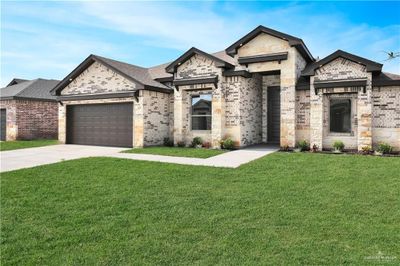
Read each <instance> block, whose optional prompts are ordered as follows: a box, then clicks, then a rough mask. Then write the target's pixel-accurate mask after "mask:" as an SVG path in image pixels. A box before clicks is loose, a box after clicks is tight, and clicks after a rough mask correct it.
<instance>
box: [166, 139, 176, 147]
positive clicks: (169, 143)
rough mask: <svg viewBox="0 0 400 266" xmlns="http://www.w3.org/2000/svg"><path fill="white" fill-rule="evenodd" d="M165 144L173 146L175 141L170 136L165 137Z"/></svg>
mask: <svg viewBox="0 0 400 266" xmlns="http://www.w3.org/2000/svg"><path fill="white" fill-rule="evenodd" d="M164 146H167V147H173V146H174V142H173V141H172V140H170V139H169V138H164Z"/></svg>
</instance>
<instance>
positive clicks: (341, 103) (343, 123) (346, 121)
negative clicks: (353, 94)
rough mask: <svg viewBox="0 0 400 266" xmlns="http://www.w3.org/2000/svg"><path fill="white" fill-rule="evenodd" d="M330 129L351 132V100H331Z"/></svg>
mask: <svg viewBox="0 0 400 266" xmlns="http://www.w3.org/2000/svg"><path fill="white" fill-rule="evenodd" d="M330 131H331V132H351V100H349V99H343V100H339V99H338V100H331V101H330Z"/></svg>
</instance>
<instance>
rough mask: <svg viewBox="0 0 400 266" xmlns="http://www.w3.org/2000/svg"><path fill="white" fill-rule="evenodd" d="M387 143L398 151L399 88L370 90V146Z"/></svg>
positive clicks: (399, 120) (399, 130)
mask: <svg viewBox="0 0 400 266" xmlns="http://www.w3.org/2000/svg"><path fill="white" fill-rule="evenodd" d="M380 142H386V143H389V144H390V145H392V146H393V147H394V149H395V150H397V151H400V88H399V87H380V88H379V87H377V88H373V90H372V144H373V146H374V147H376V146H377V145H378V144H379V143H380Z"/></svg>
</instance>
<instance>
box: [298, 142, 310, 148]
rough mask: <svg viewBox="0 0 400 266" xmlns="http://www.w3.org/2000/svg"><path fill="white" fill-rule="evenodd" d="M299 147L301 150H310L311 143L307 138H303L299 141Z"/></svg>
mask: <svg viewBox="0 0 400 266" xmlns="http://www.w3.org/2000/svg"><path fill="white" fill-rule="evenodd" d="M297 147H298V148H299V149H300V151H308V150H310V144H309V143H308V142H307V140H301V141H299V142H298V143H297Z"/></svg>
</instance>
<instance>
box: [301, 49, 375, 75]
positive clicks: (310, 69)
mask: <svg viewBox="0 0 400 266" xmlns="http://www.w3.org/2000/svg"><path fill="white" fill-rule="evenodd" d="M338 57H341V58H345V59H348V60H350V61H353V62H355V63H358V64H362V65H365V66H366V67H367V71H369V72H374V71H378V72H379V71H381V70H382V64H379V63H377V62H374V61H371V60H369V59H366V58H364V57H361V56H358V55H355V54H351V53H348V52H345V51H342V50H337V51H336V52H334V53H332V54H330V55H328V56H326V57H324V58H322V59H321V60H319V61H317V62H314V63H311V64H308V65H307V66H306V68H305V69H304V70H303V71H302V72H301V75H302V76H313V75H314V72H315V70H316V69H318V68H320V67H321V66H323V65H325V64H327V63H329V62H331V61H333V60H335V59H336V58H338Z"/></svg>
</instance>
